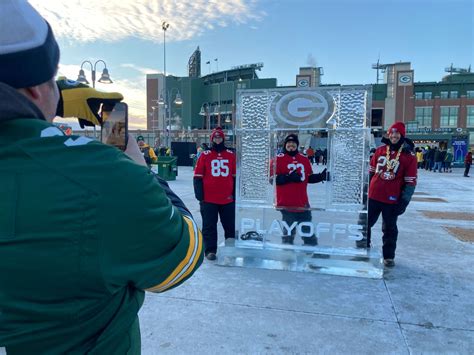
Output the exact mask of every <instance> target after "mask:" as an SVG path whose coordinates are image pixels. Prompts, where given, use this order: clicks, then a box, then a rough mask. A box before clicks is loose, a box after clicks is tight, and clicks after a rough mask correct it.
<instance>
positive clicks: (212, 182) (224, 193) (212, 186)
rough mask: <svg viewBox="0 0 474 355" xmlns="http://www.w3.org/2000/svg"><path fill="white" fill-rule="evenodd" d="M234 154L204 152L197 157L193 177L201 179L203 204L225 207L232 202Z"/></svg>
mask: <svg viewBox="0 0 474 355" xmlns="http://www.w3.org/2000/svg"><path fill="white" fill-rule="evenodd" d="M235 170H236V165H235V154H234V153H233V152H232V151H231V150H228V149H225V150H223V151H221V152H217V151H215V150H205V151H203V152H202V153H201V155H200V156H199V159H198V161H197V163H196V168H195V169H194V177H202V184H203V190H204V202H209V203H215V204H218V205H225V204H228V203H231V202H233V201H234V198H233V196H232V194H233V192H234V177H235Z"/></svg>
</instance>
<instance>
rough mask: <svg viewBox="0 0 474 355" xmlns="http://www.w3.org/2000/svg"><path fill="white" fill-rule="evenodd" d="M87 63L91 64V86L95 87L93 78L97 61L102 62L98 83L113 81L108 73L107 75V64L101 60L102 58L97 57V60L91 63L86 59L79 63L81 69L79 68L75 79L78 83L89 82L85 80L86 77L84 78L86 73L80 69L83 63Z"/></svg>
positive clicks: (110, 82)
mask: <svg viewBox="0 0 474 355" xmlns="http://www.w3.org/2000/svg"><path fill="white" fill-rule="evenodd" d="M86 63H87V64H89V65H90V66H91V73H92V87H93V88H95V78H96V69H97V63H103V64H104V70H102V75H101V76H100V79H99V80H97V81H98V82H99V83H102V84H112V83H113V81H112V80H111V79H110V75H109V71H108V69H107V64H106V63H105V62H104V61H103V60H102V59H99V60H97V61H95V63H94V64H92V62H90V61H88V60H85V61H83V62H82V63H81V69H80V70H79V75H78V76H77V81H78V82H80V83H84V84H89V82H88V81H87V78H86V75H85V73H84V69H82V67H83V66H84V64H86Z"/></svg>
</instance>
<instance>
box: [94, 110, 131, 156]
mask: <svg viewBox="0 0 474 355" xmlns="http://www.w3.org/2000/svg"><path fill="white" fill-rule="evenodd" d="M100 137H101V141H102V143H105V144H108V145H113V146H115V147H117V148H119V149H121V150H125V149H126V148H127V142H128V106H127V104H126V103H125V102H118V103H116V104H115V106H114V108H113V109H112V111H106V110H104V108H102V130H101V135H100Z"/></svg>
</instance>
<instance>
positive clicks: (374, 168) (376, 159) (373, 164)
mask: <svg viewBox="0 0 474 355" xmlns="http://www.w3.org/2000/svg"><path fill="white" fill-rule="evenodd" d="M382 143H385V145H383V146H381V147H378V148H377V150H376V151H375V154H374V155H373V156H372V159H371V160H370V167H369V175H370V185H369V208H368V230H367V243H368V247H370V235H371V228H372V227H373V226H374V224H375V223H376V222H377V219H378V218H379V216H380V214H382V219H383V224H382V232H383V237H382V241H383V248H382V252H383V259H384V264H385V266H388V267H393V266H394V265H395V262H394V258H395V249H396V247H397V237H398V228H397V218H398V216H400V215H401V214H403V213H404V212H405V209H406V208H407V206H408V204H409V203H410V200H411V197H412V196H413V193H414V192H415V186H416V178H417V160H416V156H415V153H414V151H413V148H414V144H413V142H412V141H411V140H410V139H408V138H405V125H404V124H403V122H395V123H394V124H393V125H392V126H391V127H390V128H389V129H388V136H387V137H384V138H382Z"/></svg>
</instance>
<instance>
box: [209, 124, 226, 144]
mask: <svg viewBox="0 0 474 355" xmlns="http://www.w3.org/2000/svg"><path fill="white" fill-rule="evenodd" d="M214 137H222V139H223V140H225V133H224V131H223V130H222V128H221V127H216V128H214V130H213V131H212V133H211V142H212V141H213V140H214Z"/></svg>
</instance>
